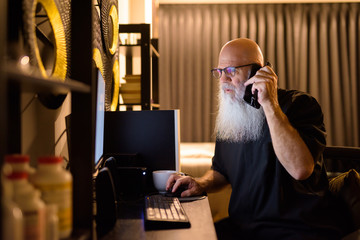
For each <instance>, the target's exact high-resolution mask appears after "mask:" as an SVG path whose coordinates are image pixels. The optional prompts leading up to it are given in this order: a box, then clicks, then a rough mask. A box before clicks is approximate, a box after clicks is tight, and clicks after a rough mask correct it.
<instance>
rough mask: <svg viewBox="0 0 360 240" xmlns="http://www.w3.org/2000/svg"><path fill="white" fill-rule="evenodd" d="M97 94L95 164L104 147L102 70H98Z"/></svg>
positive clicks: (103, 84)
mask: <svg viewBox="0 0 360 240" xmlns="http://www.w3.org/2000/svg"><path fill="white" fill-rule="evenodd" d="M96 95H97V96H96V123H95V165H96V164H97V163H98V162H99V160H100V159H101V157H102V155H103V149H104V116H105V81H104V78H103V76H102V75H101V72H100V71H98V77H97V92H96Z"/></svg>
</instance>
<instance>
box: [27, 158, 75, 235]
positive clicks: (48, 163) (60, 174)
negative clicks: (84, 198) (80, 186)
mask: <svg viewBox="0 0 360 240" xmlns="http://www.w3.org/2000/svg"><path fill="white" fill-rule="evenodd" d="M62 162H63V159H62V157H58V156H48V157H40V158H38V167H37V170H36V172H35V173H34V174H33V176H32V178H31V182H32V183H33V184H34V186H35V187H36V188H38V189H39V190H40V191H41V194H42V199H43V200H44V202H45V203H46V204H56V205H57V207H58V218H59V236H60V238H67V237H69V236H70V235H71V231H72V176H71V174H70V172H68V171H66V170H65V169H64V168H63V167H62Z"/></svg>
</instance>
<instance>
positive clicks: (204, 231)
mask: <svg viewBox="0 0 360 240" xmlns="http://www.w3.org/2000/svg"><path fill="white" fill-rule="evenodd" d="M182 205H183V207H184V209H185V212H186V214H187V215H188V217H189V220H190V223H191V227H190V228H185V229H171V230H156V231H155V230H152V231H145V229H144V218H143V214H142V211H139V206H138V205H132V206H131V205H127V206H126V207H124V209H122V210H121V211H120V213H121V215H122V216H120V218H119V219H118V220H117V222H116V225H115V227H114V229H113V230H112V231H111V232H110V233H108V234H107V235H106V236H105V237H103V238H102V239H105V240H107V239H122V240H127V239H129V240H135V239H161V240H163V239H172V240H181V239H185V240H189V239H200V240H201V239H206V240H212V239H217V238H216V233H215V228H214V223H213V219H212V216H211V212H210V206H209V201H208V198H207V197H206V198H204V199H201V200H197V201H192V202H182Z"/></svg>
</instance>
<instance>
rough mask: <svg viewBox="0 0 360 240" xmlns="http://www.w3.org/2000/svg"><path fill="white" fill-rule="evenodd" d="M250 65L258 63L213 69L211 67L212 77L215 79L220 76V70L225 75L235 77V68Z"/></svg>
mask: <svg viewBox="0 0 360 240" xmlns="http://www.w3.org/2000/svg"><path fill="white" fill-rule="evenodd" d="M251 65H258V64H256V63H250V64H246V65H241V66H237V67H226V68H213V69H211V73H212V75H213V77H214V78H216V79H219V78H221V74H222V72H224V73H225V75H226V76H227V77H235V74H236V69H237V68H241V67H247V66H251Z"/></svg>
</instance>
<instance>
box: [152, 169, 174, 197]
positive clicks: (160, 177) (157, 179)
mask: <svg viewBox="0 0 360 240" xmlns="http://www.w3.org/2000/svg"><path fill="white" fill-rule="evenodd" d="M174 173H177V172H176V171H175V170H156V171H153V173H152V176H153V181H154V186H155V188H156V189H157V190H158V191H159V193H161V194H164V193H166V182H167V180H168V179H169V177H170V175H171V174H174Z"/></svg>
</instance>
